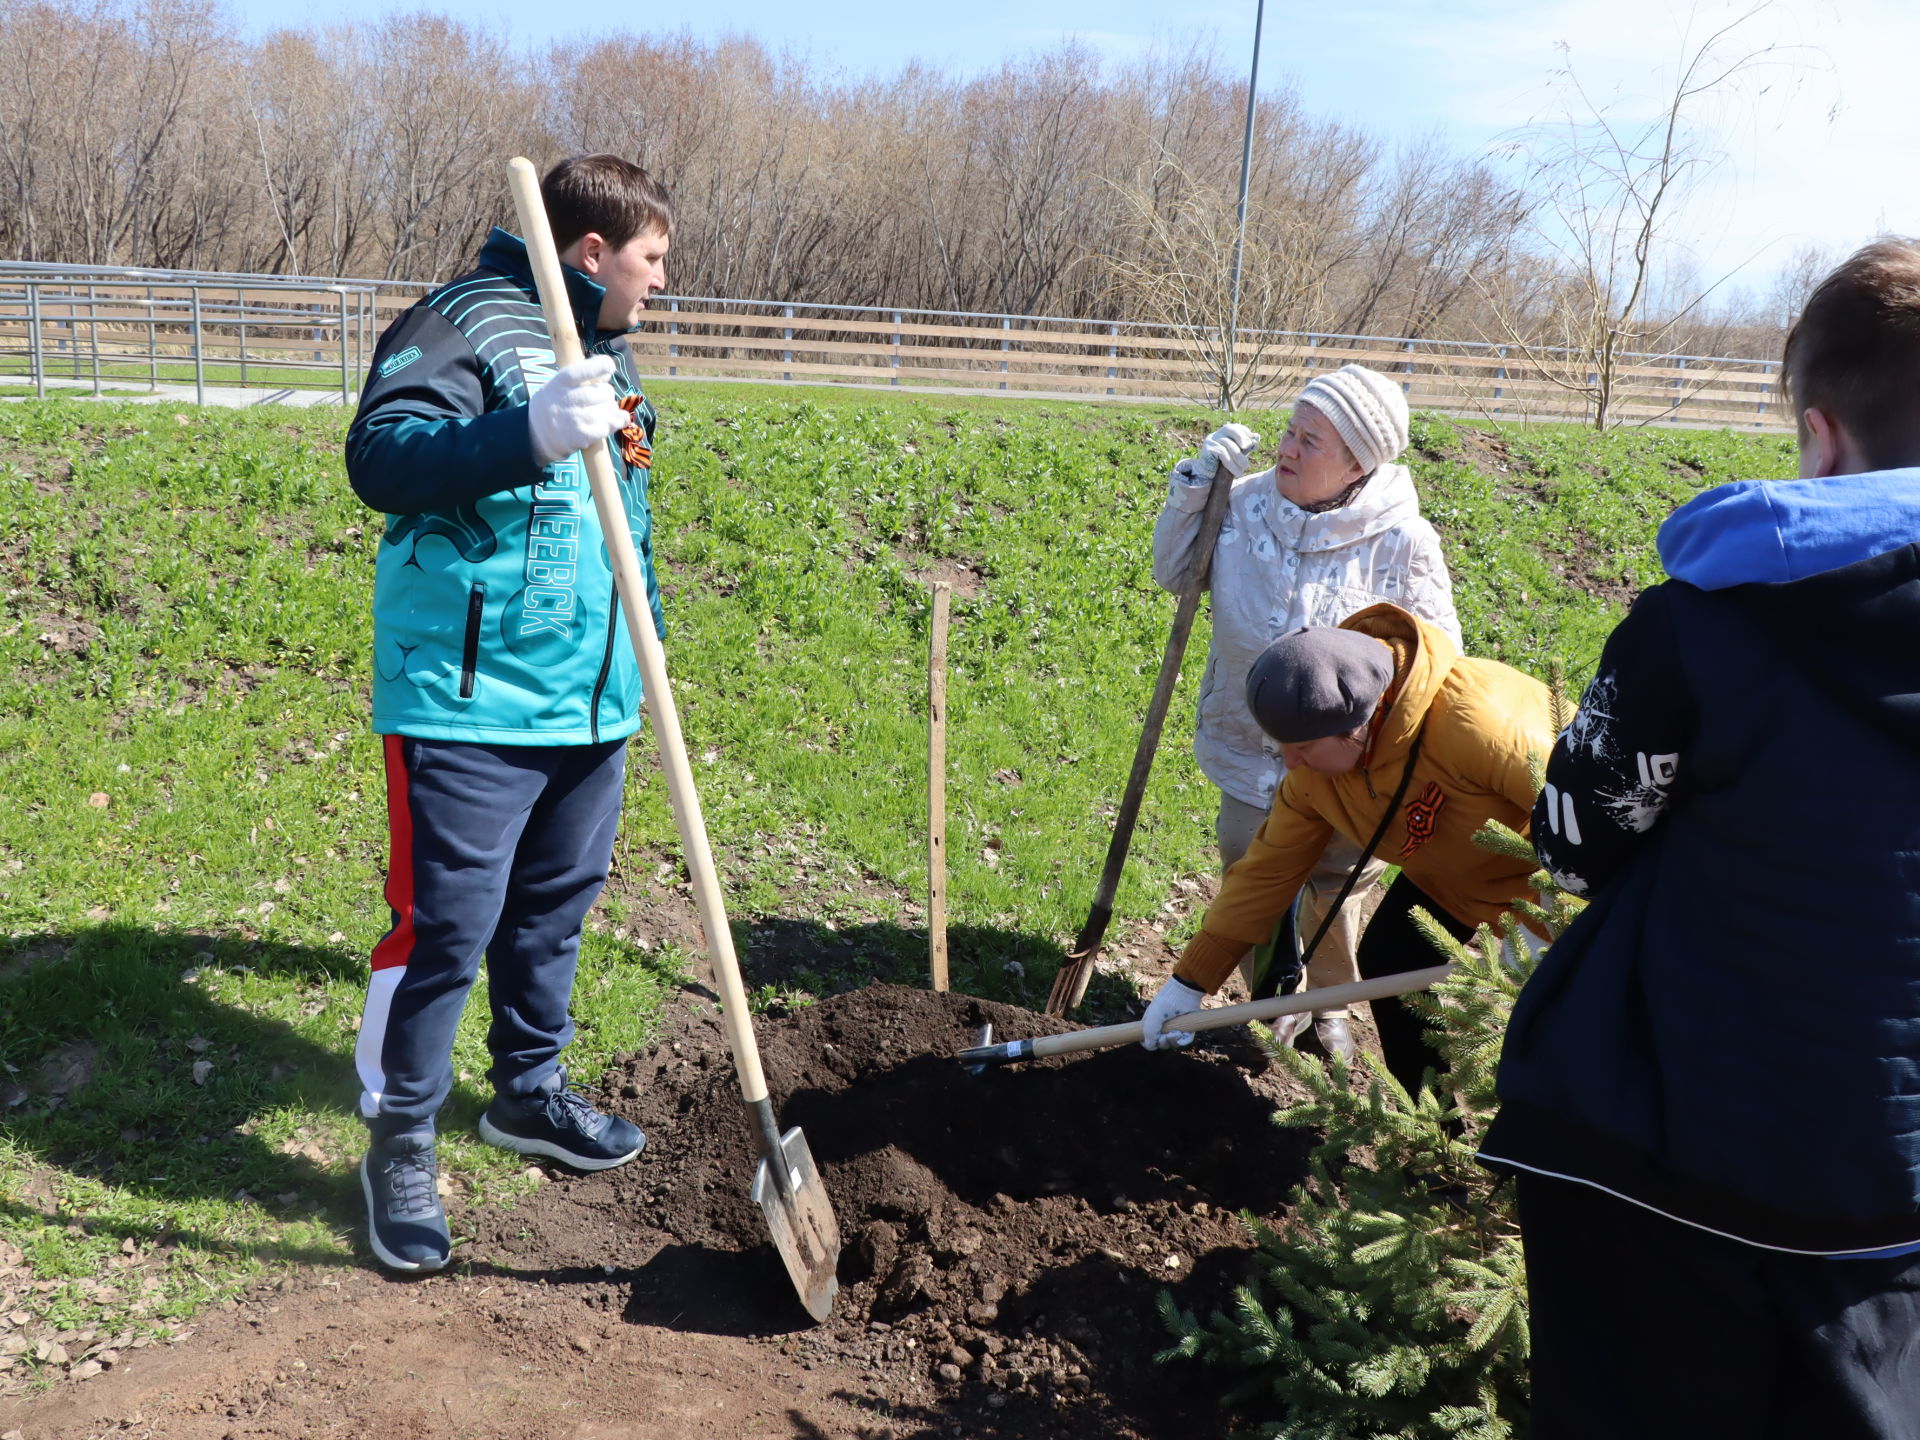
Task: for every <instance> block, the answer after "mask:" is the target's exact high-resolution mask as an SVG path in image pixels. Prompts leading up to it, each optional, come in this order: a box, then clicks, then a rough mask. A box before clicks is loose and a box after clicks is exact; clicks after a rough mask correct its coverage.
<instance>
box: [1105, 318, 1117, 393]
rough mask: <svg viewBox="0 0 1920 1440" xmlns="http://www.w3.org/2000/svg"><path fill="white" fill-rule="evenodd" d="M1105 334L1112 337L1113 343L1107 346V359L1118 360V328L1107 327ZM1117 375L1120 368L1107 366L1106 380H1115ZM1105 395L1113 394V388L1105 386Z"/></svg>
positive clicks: (1115, 326)
mask: <svg viewBox="0 0 1920 1440" xmlns="http://www.w3.org/2000/svg"><path fill="white" fill-rule="evenodd" d="M1107 334H1108V335H1110V336H1112V337H1113V339H1114V341H1115V343H1114V344H1112V345H1109V346H1107V359H1109V360H1118V359H1119V358H1120V346H1119V343H1118V342H1119V339H1120V327H1119V326H1118V325H1109V326H1107ZM1119 374H1120V367H1119V366H1118V365H1109V366H1107V378H1108V379H1109V380H1112V379H1115V378H1116V377H1117V376H1118V375H1119ZM1107 393H1108V394H1109V395H1111V394H1112V393H1113V386H1111V385H1109V386H1107Z"/></svg>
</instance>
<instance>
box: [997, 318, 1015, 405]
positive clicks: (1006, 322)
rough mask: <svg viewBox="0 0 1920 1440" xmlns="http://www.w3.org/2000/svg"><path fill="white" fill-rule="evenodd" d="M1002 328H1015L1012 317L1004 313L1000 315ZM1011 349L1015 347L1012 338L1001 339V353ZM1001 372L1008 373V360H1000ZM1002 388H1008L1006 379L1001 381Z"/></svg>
mask: <svg viewBox="0 0 1920 1440" xmlns="http://www.w3.org/2000/svg"><path fill="white" fill-rule="evenodd" d="M1000 328H1001V329H1002V330H1011V329H1013V321H1012V320H1011V319H1010V318H1009V317H1008V316H1005V315H1002V316H1001V317H1000ZM1011 349H1013V341H1011V340H1008V339H1006V338H1005V337H1002V339H1001V341H1000V353H1001V354H1002V355H1004V354H1006V353H1007V351H1009V350H1011ZM1000 373H1001V374H1002V375H1004V374H1006V373H1007V362H1006V361H1004V360H1002V361H1001V362H1000ZM1000 388H1001V389H1002V390H1004V389H1006V388H1007V382H1006V381H1004V380H1002V381H1001V382H1000Z"/></svg>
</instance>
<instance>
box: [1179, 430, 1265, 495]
mask: <svg viewBox="0 0 1920 1440" xmlns="http://www.w3.org/2000/svg"><path fill="white" fill-rule="evenodd" d="M1259 444H1260V437H1259V435H1258V434H1256V433H1255V432H1254V431H1252V430H1249V429H1248V428H1247V427H1246V426H1244V425H1222V426H1221V427H1220V428H1219V429H1218V430H1216V431H1214V432H1213V433H1212V434H1211V435H1209V436H1207V438H1206V441H1205V443H1204V444H1202V445H1201V447H1200V453H1199V454H1198V455H1196V456H1194V457H1193V458H1192V459H1191V460H1182V461H1181V462H1180V464H1179V465H1178V466H1176V467H1175V468H1176V469H1178V470H1179V472H1180V473H1181V474H1182V475H1185V476H1187V477H1188V478H1189V480H1190V482H1191V483H1193V484H1198V485H1210V484H1212V483H1213V477H1214V476H1215V475H1217V474H1219V473H1220V472H1221V471H1222V470H1225V471H1226V472H1227V479H1229V480H1238V479H1239V478H1240V477H1241V476H1242V475H1244V474H1246V473H1247V456H1249V455H1250V454H1252V453H1253V451H1254V449H1255V447H1257V446H1258V445H1259Z"/></svg>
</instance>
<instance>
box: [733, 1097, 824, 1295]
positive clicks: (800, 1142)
mask: <svg viewBox="0 0 1920 1440" xmlns="http://www.w3.org/2000/svg"><path fill="white" fill-rule="evenodd" d="M780 1153H781V1154H782V1155H783V1156H785V1157H786V1162H787V1175H788V1178H789V1182H790V1184H789V1185H788V1186H784V1187H783V1186H782V1185H781V1183H780V1176H779V1175H777V1174H775V1173H774V1169H773V1167H772V1166H771V1165H769V1164H768V1163H767V1161H766V1159H765V1158H764V1157H762V1159H761V1161H760V1165H759V1168H758V1169H756V1170H755V1171H754V1174H753V1192H752V1194H753V1203H754V1204H756V1205H758V1206H759V1207H760V1209H761V1212H762V1213H763V1214H764V1215H765V1216H766V1217H767V1228H768V1229H769V1230H771V1231H772V1232H773V1244H774V1248H775V1249H777V1250H778V1251H779V1252H780V1258H781V1259H782V1260H783V1261H785V1262H786V1266H787V1274H788V1276H789V1277H791V1278H792V1280H793V1288H794V1289H795V1290H797V1291H799V1292H800V1303H801V1304H802V1305H804V1306H806V1307H807V1313H808V1314H809V1315H811V1316H813V1318H814V1319H815V1320H825V1319H826V1318H827V1316H829V1315H830V1314H832V1313H833V1297H834V1296H835V1295H837V1294H838V1293H839V1292H840V1277H839V1275H838V1274H837V1273H836V1272H837V1271H838V1270H839V1268H840V1222H839V1221H837V1220H835V1219H834V1218H833V1202H832V1201H831V1200H830V1199H828V1198H827V1187H826V1186H825V1185H823V1184H822V1183H821V1181H820V1172H819V1171H818V1170H817V1169H815V1168H814V1164H813V1152H812V1151H810V1150H808V1149H807V1137H806V1136H805V1135H803V1134H801V1133H800V1127H799V1126H797V1125H796V1126H795V1127H794V1128H793V1129H791V1130H789V1131H787V1133H786V1134H785V1135H782V1136H781V1137H780Z"/></svg>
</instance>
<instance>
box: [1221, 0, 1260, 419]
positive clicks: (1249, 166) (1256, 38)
mask: <svg viewBox="0 0 1920 1440" xmlns="http://www.w3.org/2000/svg"><path fill="white" fill-rule="evenodd" d="M1266 19H1267V0H1259V3H1258V6H1257V8H1256V9H1255V10H1254V12H1253V72H1252V73H1251V74H1250V75H1248V76H1247V135H1246V140H1245V142H1244V143H1243V144H1242V145H1241V147H1240V220H1239V228H1238V229H1237V230H1236V231H1235V232H1234V237H1233V297H1232V299H1231V300H1229V301H1228V304H1227V354H1226V363H1225V364H1224V365H1222V366H1221V367H1220V408H1221V409H1222V410H1227V409H1231V408H1232V406H1233V333H1234V331H1235V330H1237V329H1239V328H1240V262H1241V260H1242V259H1243V258H1244V257H1245V254H1246V249H1247V188H1248V186H1249V184H1250V183H1251V182H1252V180H1253V107H1254V103H1255V101H1256V99H1257V98H1258V97H1259V94H1260V31H1261V28H1262V27H1263V26H1264V25H1265V23H1266Z"/></svg>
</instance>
